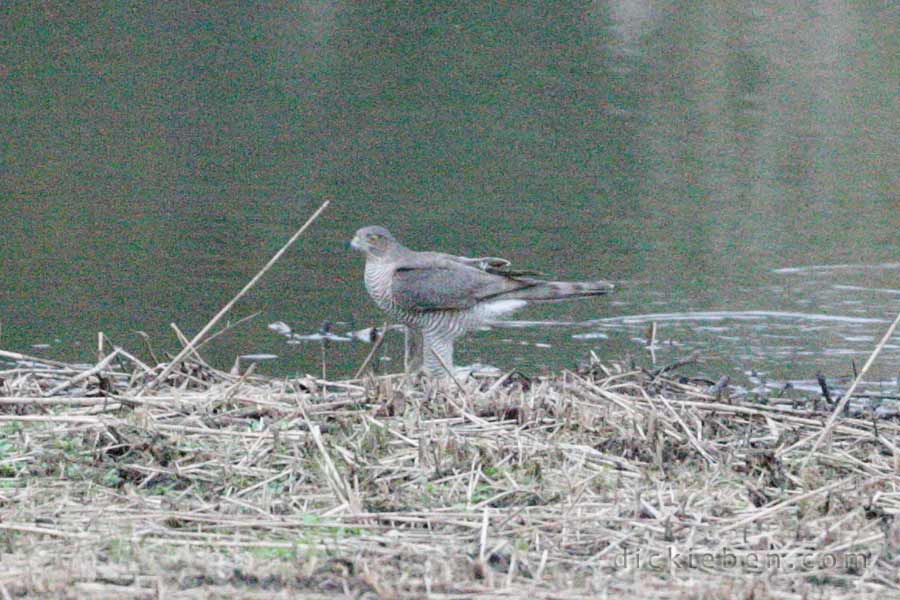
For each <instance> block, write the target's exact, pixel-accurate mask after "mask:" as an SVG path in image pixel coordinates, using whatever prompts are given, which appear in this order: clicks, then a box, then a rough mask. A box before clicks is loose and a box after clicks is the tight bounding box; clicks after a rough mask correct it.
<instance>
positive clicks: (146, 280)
mask: <svg viewBox="0 0 900 600" xmlns="http://www.w3.org/2000/svg"><path fill="white" fill-rule="evenodd" d="M548 6H549V5H548ZM889 10H891V9H890V8H889V7H887V5H885V4H883V3H872V2H841V1H836V0H828V1H817V2H811V1H810V2H795V3H781V4H777V3H776V4H761V3H745V2H728V1H726V2H712V1H704V2H695V3H688V4H685V3H675V2H652V3H651V2H645V1H641V0H629V1H620V2H606V1H602V0H598V1H596V2H591V3H588V4H585V3H583V2H560V3H555V4H554V5H553V7H552V9H551V8H548V7H547V6H544V5H528V4H526V5H515V4H510V5H507V4H498V3H495V2H469V3H465V5H464V6H463V5H455V4H453V3H436V2H419V3H388V4H387V5H385V4H384V3H354V2H339V1H329V0H310V1H301V2H296V3H291V4H289V5H271V6H267V7H260V6H251V5H242V4H237V5H232V6H230V7H223V6H216V7H211V6H199V5H198V6H197V7H193V8H192V9H191V10H183V9H182V8H181V7H179V6H178V5H175V4H171V5H170V4H166V3H162V4H152V5H145V6H141V7H137V8H135V7H132V6H126V5H124V4H123V5H121V6H118V5H103V6H99V5H98V6H94V7H89V6H86V5H85V6H82V5H73V6H72V7H65V6H62V5H51V4H45V5H39V4H34V3H24V4H19V5H15V6H13V7H10V8H9V10H8V11H7V15H6V20H5V21H4V25H3V27H4V40H5V41H6V42H7V45H6V50H7V52H6V54H5V57H4V58H3V59H2V60H3V63H2V64H0V95H2V103H0V122H2V126H3V140H4V145H3V146H2V152H3V160H2V161H0V192H2V200H0V202H2V203H0V226H2V235H3V241H2V246H0V326H2V330H0V345H2V346H3V347H6V348H10V349H19V350H23V351H26V350H32V351H34V352H38V351H40V352H41V353H46V354H52V355H54V356H58V357H69V358H82V359H84V358H85V357H87V356H90V354H91V353H90V351H89V350H88V347H89V346H93V344H94V341H93V340H95V335H96V332H97V331H104V332H105V333H106V334H107V335H109V336H110V338H111V339H112V340H113V342H114V343H117V344H122V345H127V346H129V347H132V348H139V347H143V342H142V341H141V338H140V337H139V335H138V334H136V333H135V332H136V331H145V332H147V333H148V334H149V335H150V338H151V341H152V343H153V344H154V345H155V346H156V347H157V349H169V350H174V349H176V344H177V342H176V341H175V340H174V339H173V338H172V336H171V330H170V329H169V323H170V322H172V321H175V322H177V323H178V325H179V326H180V327H181V329H182V330H184V331H186V332H195V331H198V330H199V328H200V327H202V326H203V325H204V324H205V322H206V321H207V320H208V319H209V318H210V316H211V315H213V314H214V313H215V312H216V311H217V310H218V309H219V308H220V307H221V306H222V305H224V304H225V303H226V302H227V301H228V300H229V299H230V298H231V296H232V295H233V294H234V293H235V292H236V291H237V290H238V289H240V287H241V286H243V284H244V283H246V281H248V280H249V279H250V278H251V277H252V276H253V275H254V274H255V273H256V271H257V270H258V269H259V267H260V266H261V265H262V264H263V263H264V262H265V261H266V260H267V259H268V258H269V257H270V256H271V255H272V254H273V253H274V252H275V250H276V249H277V248H278V247H279V246H280V244H281V243H282V242H283V240H284V239H285V238H286V237H287V236H288V235H290V233H292V232H293V231H294V230H295V229H296V226H297V224H298V223H300V222H302V221H303V220H304V219H305V218H306V216H308V214H309V213H310V212H311V210H312V208H313V207H315V206H318V204H319V203H320V202H321V200H322V199H325V198H331V199H334V202H333V204H332V207H331V208H330V209H329V212H327V213H326V214H325V215H324V216H323V218H322V219H321V220H320V221H319V222H318V223H317V224H316V225H315V226H314V227H313V228H312V229H311V230H310V231H309V232H308V235H307V236H306V237H304V238H302V239H301V240H300V242H299V243H298V245H297V246H296V247H295V248H294V249H293V250H292V251H291V252H290V253H289V254H288V255H287V256H285V257H284V258H283V259H282V261H281V262H280V263H279V264H278V265H276V267H275V268H274V269H273V270H272V271H271V272H269V273H268V274H267V276H266V278H265V279H264V281H263V283H262V284H261V285H260V286H259V287H258V288H257V289H255V290H254V292H253V293H252V294H251V295H250V296H249V297H248V298H246V299H245V300H243V301H242V302H241V303H239V304H238V307H237V313H236V314H235V315H234V318H235V320H236V319H238V318H240V317H242V316H244V315H247V314H250V313H252V312H254V311H257V310H259V311H262V314H261V315H260V317H258V318H257V319H256V320H254V321H252V322H251V323H250V324H244V325H242V326H241V327H239V328H237V329H235V330H234V331H232V332H230V333H229V334H228V335H226V336H222V337H221V338H219V339H217V340H216V342H214V344H213V345H211V347H210V348H209V349H205V352H207V354H208V355H209V358H210V359H211V360H214V361H216V362H217V363H218V364H220V365H221V366H228V365H231V364H232V363H233V357H235V356H237V355H241V354H243V355H247V354H250V355H253V354H279V355H280V358H279V359H278V360H270V361H267V362H266V363H264V364H261V365H260V367H259V368H260V370H267V371H270V372H277V373H283V374H288V373H295V372H298V371H301V372H302V371H307V372H316V371H318V369H319V365H318V363H319V361H320V360H321V356H322V355H323V349H322V348H320V347H319V346H320V344H319V342H316V341H313V342H312V343H299V344H294V345H290V346H288V345H287V344H286V343H285V340H284V338H282V337H280V336H279V335H278V334H276V333H275V332H272V331H270V330H269V329H268V328H267V325H268V324H269V323H273V322H276V321H279V320H281V321H285V322H287V323H289V324H290V326H291V328H292V329H293V330H295V331H297V332H303V333H313V334H314V333H316V332H318V331H319V330H320V328H321V324H322V322H323V321H326V320H330V321H334V322H339V321H346V322H347V325H346V328H345V329H346V331H355V330H361V329H365V328H367V327H370V326H373V325H380V324H381V323H382V318H383V317H382V315H380V314H379V313H378V312H377V310H376V309H375V308H374V307H373V306H372V305H371V303H370V302H369V300H368V298H367V297H366V295H365V292H364V290H363V288H362V284H361V270H362V265H361V263H360V260H359V257H358V256H357V255H355V254H352V253H351V252H349V251H348V250H346V241H347V240H348V239H349V237H350V236H351V235H352V232H353V231H355V230H356V229H357V228H358V227H359V226H362V225H365V224H374V223H379V224H382V225H385V226H388V227H389V228H390V229H391V230H392V231H394V232H395V233H396V234H397V235H398V237H399V238H400V239H401V240H403V241H404V242H406V243H407V244H408V245H410V246H411V247H414V248H438V249H441V250H444V251H448V252H454V253H458V254H467V255H484V254H491V255H497V254H501V255H503V254H505V255H507V256H508V257H509V258H511V259H514V262H515V263H516V264H520V265H522V266H528V267H532V268H535V269H538V270H541V271H545V272H548V273H553V274H555V275H557V276H558V277H560V278H570V279H578V278H585V279H592V278H596V277H597V276H601V277H604V278H608V279H613V280H616V281H617V282H618V283H620V285H619V290H618V291H617V293H616V294H615V295H614V296H613V297H611V298H609V299H608V300H599V301H586V302H578V303H571V304H560V305H557V306H541V307H535V308H530V309H527V311H526V312H523V313H522V314H520V315H518V318H519V319H522V320H523V321H525V320H529V321H533V322H545V324H546V325H549V324H550V323H555V324H556V325H557V326H553V327H550V326H538V325H534V326H530V327H527V328H522V329H518V330H516V331H514V332H510V331H505V330H504V331H494V332H485V333H477V334H475V335H473V336H470V338H469V339H467V340H464V341H463V342H462V347H461V352H460V356H459V358H458V360H460V361H461V363H462V364H464V363H465V362H466V361H467V360H468V362H473V361H476V360H481V361H483V362H484V361H486V360H487V357H489V358H490V361H491V362H495V363H498V365H499V366H501V367H512V366H519V367H521V368H523V369H525V370H540V369H543V368H548V369H551V368H559V367H562V366H570V365H572V364H573V363H574V362H575V361H576V360H578V359H579V358H583V357H584V356H586V354H587V352H588V351H589V350H594V351H595V352H596V353H597V354H598V355H600V356H602V357H621V356H626V355H630V356H631V357H633V358H634V360H636V361H638V362H646V361H648V360H650V356H649V353H647V351H646V349H645V344H644V343H643V342H642V340H645V339H646V331H645V330H646V328H647V326H648V323H647V322H646V319H645V320H644V321H642V322H637V321H635V320H634V319H635V315H645V316H646V315H657V317H654V318H653V319H652V320H655V321H657V322H658V327H659V331H658V338H659V349H658V350H656V358H657V360H659V361H666V360H670V359H671V358H672V357H675V356H680V355H681V354H682V353H686V352H689V351H690V350H691V349H694V348H697V349H700V350H701V354H702V357H703V358H702V362H701V368H702V369H707V370H709V371H710V372H711V373H712V372H729V373H737V374H741V376H746V373H749V372H751V371H755V372H757V373H769V374H771V376H772V377H780V378H782V379H788V378H791V377H794V378H806V379H808V378H809V377H810V376H811V375H812V374H814V373H815V372H816V371H817V370H823V371H827V372H833V373H838V374H842V373H846V372H849V370H850V369H851V368H852V366H851V364H850V362H851V359H858V360H857V362H859V359H864V357H863V355H864V354H865V353H866V352H867V351H870V350H871V347H872V345H873V344H874V341H875V340H877V339H880V336H881V332H882V331H883V329H884V328H885V326H886V325H885V323H884V322H885V321H889V320H891V319H892V318H893V317H894V316H895V315H896V313H897V312H898V310H900V295H898V294H896V293H894V292H896V291H897V290H898V289H900V285H898V264H900V263H898V262H897V259H898V256H900V247H898V246H900V245H898V236H897V232H898V230H900V210H898V208H900V205H898V204H900V203H898V200H897V195H896V190H897V189H898V180H897V179H898V173H900V162H898V154H897V152H896V142H895V139H896V135H894V134H895V132H892V130H891V127H892V123H895V122H896V82H895V81H894V80H893V79H892V78H891V77H885V73H890V72H892V69H893V65H894V60H895V59H894V52H893V46H892V45H891V44H889V43H885V40H889V39H892V37H891V36H893V35H894V31H893V26H892V24H893V22H894V19H891V18H890V15H889V14H888V11H889ZM797 265H811V266H797ZM704 314H705V315H723V317H722V318H721V319H718V320H710V319H708V318H700V317H698V316H697V315H704ZM785 314H791V315H792V316H790V317H787V316H784V315H785ZM659 315H693V316H689V317H686V318H678V319H675V318H668V319H664V318H662V317H661V316H659ZM726 315H727V316H726ZM739 315H744V316H743V317H740V316H739ZM747 315H752V316H753V318H747V317H746V316H747ZM811 315H812V316H811ZM823 316H824V317H827V318H822V317H823ZM629 318H630V319H631V320H629ZM604 319H605V320H604ZM566 323H568V325H566ZM717 328H721V329H717ZM505 340H510V341H505ZM33 344H37V345H40V344H49V345H50V348H34V349H31V348H30V346H32V345H33ZM367 350H368V347H367V346H365V345H364V344H359V343H355V344H335V345H332V346H331V347H328V348H325V349H324V354H325V356H326V358H327V360H328V361H330V363H331V364H330V366H329V371H330V372H331V373H338V372H340V373H345V374H349V373H352V372H353V371H354V370H355V368H356V366H358V365H359V364H360V362H361V361H362V360H363V358H364V356H365V354H366V352H367ZM386 351H388V352H389V353H393V354H392V355H393V356H399V354H398V353H397V348H396V346H394V345H392V344H390V343H389V344H387V346H386ZM897 364H898V351H897V348H896V344H891V345H890V346H888V347H886V348H885V350H884V353H883V356H882V358H881V359H880V361H879V363H878V364H877V365H876V367H875V369H874V370H873V374H875V375H877V376H878V377H881V378H884V379H891V378H895V377H896V371H897V370H898V368H897Z"/></svg>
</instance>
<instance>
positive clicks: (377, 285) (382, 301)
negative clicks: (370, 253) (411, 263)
mask: <svg viewBox="0 0 900 600" xmlns="http://www.w3.org/2000/svg"><path fill="white" fill-rule="evenodd" d="M393 275H394V271H393V269H392V268H391V267H389V266H387V265H385V264H383V263H380V262H379V261H374V260H369V261H366V271H365V283H366V290H367V291H368V292H369V295H370V296H371V297H372V300H374V301H375V304H376V305H377V306H378V308H380V309H381V310H383V311H385V312H387V313H388V314H389V315H391V316H392V317H393V318H395V319H397V320H398V321H400V322H401V323H403V324H404V325H409V326H411V327H414V328H416V329H421V330H423V331H425V332H438V331H440V332H446V333H448V334H450V335H453V336H457V335H460V334H462V333H464V332H466V331H468V330H470V329H473V328H475V327H477V326H478V325H480V321H481V319H480V316H481V315H479V314H477V312H478V311H471V310H465V311H459V310H433V311H428V312H413V311H408V310H404V309H402V308H400V307H398V306H397V305H396V304H395V303H394V300H393V297H392V296H391V278H392V277H393Z"/></svg>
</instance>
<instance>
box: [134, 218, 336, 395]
mask: <svg viewBox="0 0 900 600" xmlns="http://www.w3.org/2000/svg"><path fill="white" fill-rule="evenodd" d="M329 204H330V201H327V200H326V201H325V202H323V203H322V205H321V206H319V208H318V209H317V210H316V212H314V213H313V214H312V216H310V217H309V219H307V221H306V223H304V224H303V226H302V227H300V229H298V230H297V232H296V233H294V235H292V236H291V237H290V239H288V241H287V242H286V243H285V244H284V246H282V247H281V249H280V250H278V252H276V253H275V255H274V256H272V258H271V259H269V262H267V263H266V264H265V265H264V266H263V268H262V269H260V270H259V272H257V273H256V275H254V276H253V279H251V280H250V281H249V282H248V283H247V285H245V286H244V287H243V288H241V291H239V292H238V293H237V294H236V295H235V296H234V298H232V299H231V300H229V301H228V303H227V304H225V306H223V307H222V309H221V310H219V312H218V313H216V315H215V316H214V317H213V318H212V319H210V320H209V322H208V323H207V324H206V325H204V326H203V328H202V329H201V330H200V331H199V332H198V333H197V335H195V336H194V337H193V339H191V341H190V342H188V344H187V345H186V346H185V347H184V348H182V349H181V351H180V352H179V353H178V354H177V355H176V356H175V358H173V359H172V360H171V361H169V364H168V365H166V367H165V368H164V369H163V370H162V372H161V373H160V374H159V375H157V377H156V379H154V380H153V381H152V382H151V383H150V384H149V386H148V387H149V388H155V387H157V386H158V385H159V384H160V383H162V382H163V381H164V380H165V378H166V377H167V376H168V375H169V373H171V372H172V370H173V369H174V368H175V367H176V366H178V365H179V364H180V363H181V361H182V360H184V357H185V356H187V355H188V354H190V353H191V352H192V351H193V349H194V346H195V345H196V344H197V343H198V342H199V341H200V340H201V339H202V338H203V336H204V335H206V334H207V333H209V330H210V329H212V328H213V327H215V325H216V323H218V322H219V320H220V319H221V318H222V317H223V316H225V314H226V313H227V312H228V311H229V310H231V307H233V306H234V305H235V303H237V301H238V300H240V299H241V298H243V297H244V295H245V294H246V293H247V292H249V291H250V290H251V289H252V288H253V286H255V285H256V282H257V281H259V280H260V279H261V278H262V276H263V275H265V274H266V272H267V271H268V270H269V269H270V268H271V267H272V265H274V264H275V263H276V262H278V259H279V258H281V256H282V255H283V254H284V253H285V252H287V250H288V248H290V247H291V245H293V243H294V242H295V241H297V238H299V237H300V236H301V235H303V232H304V231H306V229H307V228H308V227H309V226H310V225H312V224H313V222H314V221H315V220H316V219H317V218H318V217H319V215H320V214H322V211H324V210H325V209H326V208H328V205H329Z"/></svg>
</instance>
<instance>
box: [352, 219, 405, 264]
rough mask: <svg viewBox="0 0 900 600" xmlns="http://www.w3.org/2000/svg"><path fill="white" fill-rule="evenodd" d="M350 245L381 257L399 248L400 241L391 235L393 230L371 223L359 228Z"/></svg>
mask: <svg viewBox="0 0 900 600" xmlns="http://www.w3.org/2000/svg"><path fill="white" fill-rule="evenodd" d="M350 245H351V246H352V247H353V248H355V249H356V250H359V251H360V252H365V253H366V254H367V255H371V256H378V257H381V256H385V255H387V254H388V253H390V252H391V250H393V249H395V248H397V247H398V246H399V243H398V242H397V240H396V239H394V236H392V235H391V232H390V231H388V230H387V229H385V228H384V227H378V226H377V225H370V226H369V227H363V228H362V229H360V230H358V231H357V232H356V235H354V236H353V239H352V240H350Z"/></svg>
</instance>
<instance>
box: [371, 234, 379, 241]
mask: <svg viewBox="0 0 900 600" xmlns="http://www.w3.org/2000/svg"><path fill="white" fill-rule="evenodd" d="M380 239H381V236H380V235H378V234H377V233H370V234H369V241H372V242H377V241H378V240H380Z"/></svg>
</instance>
